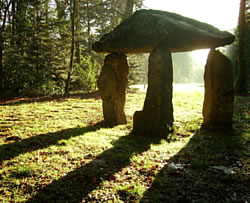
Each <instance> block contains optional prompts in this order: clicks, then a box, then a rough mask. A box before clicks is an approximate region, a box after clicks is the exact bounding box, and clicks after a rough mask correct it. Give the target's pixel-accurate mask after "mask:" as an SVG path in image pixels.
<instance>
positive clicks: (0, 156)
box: [0, 123, 102, 165]
mask: <svg viewBox="0 0 250 203" xmlns="http://www.w3.org/2000/svg"><path fill="white" fill-rule="evenodd" d="M101 126H102V123H97V124H95V125H93V126H88V127H84V128H70V129H66V130H62V131H58V132H55V133H47V134H41V135H37V136H34V137H31V138H28V139H24V140H21V141H16V142H14V143H11V144H4V145H1V146H0V165H1V164H2V162H3V161H5V160H9V159H11V158H14V157H16V156H18V155H20V154H23V153H27V152H32V151H35V150H38V149H43V148H47V147H49V146H51V145H57V144H58V141H60V140H65V139H70V138H71V137H76V136H79V135H83V134H84V133H87V132H93V131H96V130H98V129H100V127H101Z"/></svg>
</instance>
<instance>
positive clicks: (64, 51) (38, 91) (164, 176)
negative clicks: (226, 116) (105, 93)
mask: <svg viewBox="0 0 250 203" xmlns="http://www.w3.org/2000/svg"><path fill="white" fill-rule="evenodd" d="M180 6H181V5H180ZM141 8H144V6H143V0H126V1H125V0H2V1H0V202H250V189H249V185H250V159H249V157H250V95H249V91H250V87H249V80H250V46H249V45H250V1H249V0H241V1H240V10H239V22H238V27H237V28H235V32H234V34H235V37H236V40H235V42H234V43H233V44H232V45H231V46H229V47H226V48H223V49H221V51H222V52H223V53H224V54H225V55H226V56H227V57H228V58H229V59H230V60H231V62H232V63H233V65H234V76H233V77H234V85H235V86H234V87H235V97H234V113H233V126H232V128H231V129H227V130H215V131H208V130H205V129H203V128H202V123H203V117H202V105H203V100H204V88H203V86H199V85H200V84H199V85H193V84H185V85H183V84H181V85H180V86H178V85H176V86H175V85H174V91H173V106H174V125H173V129H172V131H171V132H169V133H168V134H166V135H163V136H152V137H146V136H145V135H143V134H142V135H140V136H135V135H133V131H132V130H133V114H134V112H135V111H137V110H140V109H142V108H143V102H144V99H145V96H146V95H145V91H146V90H145V89H143V88H134V86H133V85H140V86H142V85H146V84H147V70H146V68H145V67H146V66H147V56H145V55H144V54H137V55H131V56H128V62H129V68H130V73H129V88H128V89H127V95H126V106H125V112H126V116H127V123H126V124H124V125H117V126H113V127H107V126H106V125H105V123H104V122H103V114H102V100H101V98H100V95H99V93H98V89H97V80H98V77H99V74H100V72H101V68H102V66H103V60H104V57H105V54H101V53H95V52H94V51H93V50H92V44H93V43H94V42H95V41H97V40H99V39H100V36H102V35H104V34H105V33H108V32H110V31H111V30H112V29H113V28H115V27H116V26H117V25H119V24H120V23H121V22H122V21H123V20H125V19H126V18H128V17H129V16H130V15H132V13H133V12H134V11H135V10H138V9H141ZM173 59H174V68H175V75H174V82H175V83H190V82H199V83H201V82H203V80H202V79H200V77H198V75H201V76H202V77H203V71H202V70H199V71H198V72H195V71H194V70H193V69H192V68H190V67H192V65H191V64H192V59H191V54H190V53H186V54H184V55H175V56H173ZM175 59H176V60H175ZM187 64H189V65H190V66H189V65H187ZM185 65H186V66H185Z"/></svg>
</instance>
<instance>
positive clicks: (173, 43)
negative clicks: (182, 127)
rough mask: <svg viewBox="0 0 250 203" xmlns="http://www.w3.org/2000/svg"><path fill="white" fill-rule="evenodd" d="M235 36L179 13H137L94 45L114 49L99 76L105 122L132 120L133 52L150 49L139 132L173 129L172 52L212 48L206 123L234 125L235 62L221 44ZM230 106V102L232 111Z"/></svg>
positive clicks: (136, 120) (136, 123) (136, 118)
mask: <svg viewBox="0 0 250 203" xmlns="http://www.w3.org/2000/svg"><path fill="white" fill-rule="evenodd" d="M234 40H235V37H234V35H232V34H230V33H229V32H225V31H220V30H219V29H217V28H215V27H214V26H212V25H209V24H206V23H203V22H200V21H197V20H194V19H191V18H187V17H184V16H181V15H179V14H176V13H170V12H166V11H159V10H139V11H136V12H135V13H134V14H133V15H132V16H130V17H129V18H128V19H126V20H125V21H123V22H122V23H121V24H120V25H118V26H117V27H116V28H115V29H114V30H112V31H111V32H110V33H108V34H105V35H103V36H102V37H101V39H100V40H99V41H97V42H95V43H94V44H93V45H92V48H93V50H94V51H96V52H103V53H108V55H107V56H106V58H105V61H104V65H103V67H102V71H101V74H100V76H99V79H98V88H99V92H100V95H101V98H102V100H103V114H104V120H105V121H106V123H107V124H108V125H109V126H114V125H118V124H125V123H126V116H125V113H124V105H125V99H126V88H127V84H128V74H129V67H128V63H127V59H126V57H127V54H135V53H150V56H149V65H148V69H149V70H148V89H147V93H146V98H145V102H144V107H143V110H142V111H136V112H135V114H134V117H133V132H134V133H135V134H143V135H145V134H147V135H151V136H160V135H163V134H166V133H168V132H169V130H170V129H171V128H172V126H173V122H174V117H173V104H172V92H173V64H172V57H171V53H175V52H186V51H193V50H197V49H208V48H209V49H211V52H210V54H209V60H208V64H207V65H206V68H205V100H204V107H203V116H204V126H205V127H207V128H211V129H212V128H217V127H218V126H220V127H221V125H223V126H224V125H225V126H230V125H232V119H231V118H232V110H233V89H232V83H233V82H232V66H231V62H230V61H229V59H227V58H226V57H225V56H224V55H223V54H221V53H220V52H219V51H217V50H215V48H217V47H221V46H225V45H229V44H231V43H232V42H233V41H234ZM224 78H226V79H224ZM217 83H218V84H217ZM215 84H216V85H215ZM214 100H215V101H214ZM221 102H222V103H221ZM223 102H225V103H226V104H225V103H223ZM229 103H230V104H229ZM224 106H227V108H226V110H225V111H226V112H225V111H224V110H223V108H224ZM214 111H216V112H218V113H217V114H216V113H214ZM228 117H229V118H228ZM221 119H222V120H221Z"/></svg>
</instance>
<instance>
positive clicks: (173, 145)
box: [0, 89, 240, 202]
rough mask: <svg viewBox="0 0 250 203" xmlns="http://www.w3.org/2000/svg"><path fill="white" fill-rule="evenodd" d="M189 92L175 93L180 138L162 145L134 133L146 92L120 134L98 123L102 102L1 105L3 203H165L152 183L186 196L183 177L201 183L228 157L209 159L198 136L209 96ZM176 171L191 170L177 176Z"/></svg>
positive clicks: (134, 100)
mask: <svg viewBox="0 0 250 203" xmlns="http://www.w3.org/2000/svg"><path fill="white" fill-rule="evenodd" d="M190 90H191V91H175V92H174V98H173V102H174V117H175V132H174V133H173V134H171V135H169V137H166V138H161V139H158V138H157V137H156V138H147V137H136V136H134V135H131V134H130V133H131V131H132V116H133V113H134V112H135V111H136V110H141V109H142V108H143V101H144V98H145V93H144V92H142V91H139V90H138V91H136V90H133V91H129V92H128V94H127V103H126V114H127V117H128V124H127V125H120V126H116V127H114V128H104V127H102V126H101V125H99V124H98V123H99V122H100V121H102V110H101V108H102V105H101V100H100V99H99V98H97V97H93V98H89V99H80V98H79V97H75V98H69V99H52V100H44V101H36V102H31V101H29V100H18V101H16V102H10V103H9V104H6V105H1V106H0V110H1V115H0V162H1V163H0V165H1V167H0V185H1V187H0V201H2V202H8V201H12V202H21V201H27V200H30V201H34V202H49V201H55V200H57V201H62V202H65V201H72V202H81V201H83V202H96V201H98V202H104V201H115V202H138V201H140V200H141V199H142V198H143V199H145V198H146V199H147V198H150V199H151V200H152V201H160V200H159V198H161V196H162V194H158V193H157V192H153V194H154V195H152V194H151V193H150V192H149V190H148V189H149V188H150V187H152V184H153V185H155V184H156V183H157V184H158V183H159V184H160V185H161V184H163V185H165V186H164V187H167V186H166V184H173V183H174V182H176V183H178V184H179V186H178V188H174V187H173V188H172V189H171V188H170V189H169V191H170V192H171V191H172V194H174V192H175V191H176V190H179V189H180V190H183V189H182V186H183V187H184V185H182V184H183V183H184V182H185V181H183V180H182V181H180V180H181V179H180V180H179V179H178V177H179V176H180V175H181V174H182V175H183V173H186V172H185V171H189V172H188V173H187V174H190V175H191V177H192V176H200V172H201V170H204V167H205V168H206V167H208V165H209V163H215V162H216V161H218V160H223V157H225V154H223V153H224V151H223V152H222V153H218V156H215V155H214V154H212V155H208V154H209V153H212V152H211V149H213V148H212V147H211V146H210V144H209V143H210V140H209V139H208V140H207V138H206V136H205V135H202V134H199V133H200V132H199V129H200V125H201V123H202V116H201V111H202V102H203V92H202V91H198V90H192V89H190ZM201 135H202V136H201ZM211 136H212V135H211ZM203 137H204V138H203ZM170 138H171V140H172V142H169V140H170ZM194 138H195V139H194ZM201 138H202V140H201ZM193 140H194V141H193ZM201 143H202V145H203V146H201ZM218 143H219V142H218ZM234 144H235V142H234ZM200 147H202V148H200ZM224 150H226V148H225V149H224ZM197 152H199V153H197ZM237 153H240V152H237ZM201 156H202V157H201ZM191 157H193V159H192V158H191ZM206 157H209V160H206ZM213 157H214V158H213ZM217 158H218V160H217ZM214 159H216V160H214ZM172 166H173V167H175V166H177V167H185V170H182V171H179V172H180V174H178V173H179V172H178V171H176V170H177V169H175V168H171V167H172ZM191 166H193V168H192V167H191ZM207 173H208V172H206V173H204V174H207ZM182 175H181V176H182ZM163 177H165V178H163ZM166 177H167V178H166ZM188 177H189V176H188ZM191 177H189V178H191ZM200 178H203V177H200ZM236 178H237V177H236ZM231 179H232V177H231ZM231 179H230V180H231ZM223 180H224V179H223ZM233 180H234V179H233ZM166 181H170V182H166ZM172 181H173V183H172ZM187 181H189V182H190V183H191V184H193V183H192V181H193V180H187ZM206 181H207V180H206ZM224 181H225V180H224ZM234 181H235V180H234ZM209 184H210V183H209ZM211 184H212V183H211ZM239 184H240V183H239ZM215 186H216V185H215ZM158 187H159V186H157V187H156V190H157V191H158V192H160V191H161V190H159V189H157V188H158ZM153 188H154V187H153ZM148 192H149V193H148ZM192 194H193V193H192ZM195 194H196V193H195ZM164 198H167V199H171V198H173V197H171V196H169V197H167V196H165V197H164ZM193 198H194V199H195V198H196V199H197V198H198V199H197V200H199V197H198V196H197V197H193ZM145 201H146V200H145Z"/></svg>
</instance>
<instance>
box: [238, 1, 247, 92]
mask: <svg viewBox="0 0 250 203" xmlns="http://www.w3.org/2000/svg"><path fill="white" fill-rule="evenodd" d="M245 9H246V0H241V2H240V14H239V23H238V24H239V53H238V54H239V55H238V60H239V62H238V76H237V79H236V84H235V91H236V93H238V94H244V93H247V66H246V49H245V28H246V14H245V11H246V10H245Z"/></svg>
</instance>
